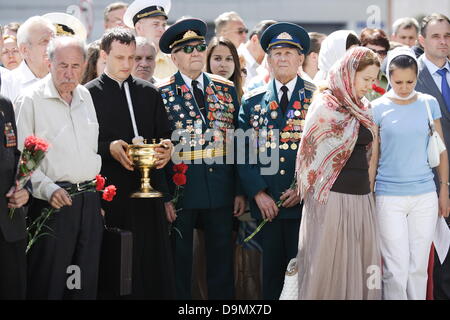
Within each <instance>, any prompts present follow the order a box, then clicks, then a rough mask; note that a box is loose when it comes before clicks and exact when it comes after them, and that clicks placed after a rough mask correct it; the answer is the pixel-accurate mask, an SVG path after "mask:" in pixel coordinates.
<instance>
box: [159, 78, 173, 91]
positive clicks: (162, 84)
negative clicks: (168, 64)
mask: <svg viewBox="0 0 450 320" xmlns="http://www.w3.org/2000/svg"><path fill="white" fill-rule="evenodd" d="M174 82H175V76H171V77H168V78H165V79H162V80H161V81H160V82H158V83H157V87H158V88H162V87H165V86H168V85H170V84H172V83H174Z"/></svg>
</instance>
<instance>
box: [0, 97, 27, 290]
mask: <svg viewBox="0 0 450 320" xmlns="http://www.w3.org/2000/svg"><path fill="white" fill-rule="evenodd" d="M0 128H1V130H0V141H1V143H0V299H25V288H26V256H25V248H26V245H27V239H26V229H25V212H24V211H23V210H17V209H16V210H15V212H14V215H13V217H12V218H10V217H9V214H8V213H9V208H20V207H22V206H23V205H24V204H25V203H26V202H27V201H28V198H29V194H28V191H26V190H25V189H21V190H16V188H15V187H14V185H15V177H16V170H17V164H18V162H19V158H20V152H19V150H18V149H17V129H16V120H15V118H14V110H13V107H12V104H11V101H9V99H7V98H5V97H3V96H0Z"/></svg>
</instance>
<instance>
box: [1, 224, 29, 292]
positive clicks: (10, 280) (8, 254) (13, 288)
mask: <svg viewBox="0 0 450 320" xmlns="http://www.w3.org/2000/svg"><path fill="white" fill-rule="evenodd" d="M26 244H27V240H26V238H24V239H22V240H19V241H16V242H6V240H5V238H4V237H3V234H2V233H1V232H0V300H6V299H13V300H19V299H25V289H26V285H27V282H26V275H27V272H26V271H27V267H26V263H27V260H26V256H25V248H26Z"/></svg>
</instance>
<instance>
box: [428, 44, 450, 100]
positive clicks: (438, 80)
mask: <svg viewBox="0 0 450 320" xmlns="http://www.w3.org/2000/svg"><path fill="white" fill-rule="evenodd" d="M422 59H423V62H424V63H425V66H426V67H427V69H428V71H429V72H430V74H431V77H432V78H433V80H434V82H435V83H436V85H437V87H438V89H439V91H440V92H441V93H442V77H441V75H440V74H439V73H437V71H438V70H439V69H442V68H439V67H438V66H436V65H435V64H434V63H433V62H431V61H430V60H429V59H428V58H427V55H426V54H425V53H424V54H423V58H422ZM444 67H446V68H447V74H446V76H447V83H448V84H450V63H449V62H448V60H447V62H446V63H445V65H444Z"/></svg>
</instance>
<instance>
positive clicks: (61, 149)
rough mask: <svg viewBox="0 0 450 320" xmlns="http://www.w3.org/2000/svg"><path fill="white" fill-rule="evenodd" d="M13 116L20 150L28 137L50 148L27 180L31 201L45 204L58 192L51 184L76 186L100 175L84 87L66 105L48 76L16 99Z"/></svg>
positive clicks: (95, 125) (93, 120) (94, 125)
mask: <svg viewBox="0 0 450 320" xmlns="http://www.w3.org/2000/svg"><path fill="white" fill-rule="evenodd" d="M15 113H16V121H17V132H18V147H19V149H20V150H22V149H23V144H24V140H25V138H26V137H28V136H29V135H35V136H37V137H39V138H42V139H44V140H46V141H47V142H48V143H49V144H50V148H49V149H48V151H47V153H46V155H45V157H44V160H43V161H42V162H41V165H40V167H39V169H37V170H36V171H35V172H34V174H33V175H32V176H31V182H32V185H33V196H34V197H36V198H38V199H42V200H46V201H49V200H50V198H51V196H52V194H53V192H54V191H56V190H57V189H58V188H59V186H58V185H56V184H55V182H62V181H67V182H71V183H79V182H83V181H87V180H91V179H94V178H95V175H96V174H98V173H99V172H100V167H101V158H100V156H99V155H98V154H97V146H98V122H97V116H96V113H95V108H94V103H93V102H92V98H91V95H90V93H89V91H88V90H87V89H86V88H85V87H83V86H82V85H78V86H77V87H76V88H75V90H74V91H73V98H72V102H71V104H70V105H69V104H68V103H67V102H66V101H64V100H63V99H62V98H61V96H60V95H59V93H58V91H57V90H56V88H55V85H54V84H53V80H52V77H51V75H50V74H49V75H47V76H46V77H45V78H44V79H42V80H41V81H39V82H38V83H36V85H34V86H33V87H32V88H30V90H27V92H25V93H24V94H23V95H21V96H19V98H18V99H17V100H16V109H15Z"/></svg>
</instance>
